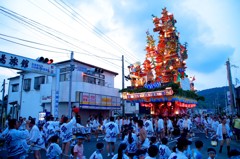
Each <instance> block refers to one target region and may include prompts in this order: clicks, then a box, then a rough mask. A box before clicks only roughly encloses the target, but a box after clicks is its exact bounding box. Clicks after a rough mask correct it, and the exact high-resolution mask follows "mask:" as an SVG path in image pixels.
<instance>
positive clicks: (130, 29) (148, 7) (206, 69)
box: [0, 0, 240, 90]
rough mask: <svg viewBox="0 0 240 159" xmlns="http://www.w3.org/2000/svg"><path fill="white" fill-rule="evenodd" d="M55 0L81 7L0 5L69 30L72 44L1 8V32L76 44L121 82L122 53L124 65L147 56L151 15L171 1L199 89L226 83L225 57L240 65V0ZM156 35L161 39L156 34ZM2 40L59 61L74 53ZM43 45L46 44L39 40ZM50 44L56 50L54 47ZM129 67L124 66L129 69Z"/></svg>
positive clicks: (35, 1)
mask: <svg viewBox="0 0 240 159" xmlns="http://www.w3.org/2000/svg"><path fill="white" fill-rule="evenodd" d="M57 2H59V3H60V2H65V3H66V4H67V5H68V6H71V8H72V9H74V10H76V11H77V12H74V11H72V10H70V12H71V13H70V12H67V13H69V15H67V14H66V13H64V12H62V11H61V10H59V8H57V7H56V6H58V7H59V5H58V3H56V1H54V0H49V1H47V0H19V1H16V0H8V1H1V2H0V6H1V7H4V8H7V9H9V10H11V11H14V12H16V13H18V14H21V15H24V16H25V17H27V18H30V19H32V20H34V21H37V22H38V23H41V24H44V25H46V26H48V27H50V28H54V29H55V30H57V31H59V32H61V33H64V34H65V35H68V37H67V36H64V35H63V34H59V33H58V34H56V35H57V36H59V37H60V38H62V39H64V40H66V41H68V42H70V43H71V44H69V43H65V42H63V41H61V40H55V39H53V38H50V36H49V35H46V34H43V33H39V32H38V31H35V30H32V29H31V28H27V27H26V26H24V25H23V24H22V23H18V22H16V21H14V20H12V19H10V18H9V17H7V16H5V15H3V14H2V13H3V12H0V13H1V14H0V19H1V21H0V33H1V34H5V35H9V36H14V37H18V38H23V39H26V40H31V41H34V42H38V43H43V44H48V45H51V46H54V47H61V48H64V49H68V50H73V51H75V52H76V53H75V55H74V57H75V58H76V59H78V60H81V61H84V62H88V63H94V64H95V65H97V66H100V67H103V68H106V69H109V70H112V71H115V72H118V73H119V76H118V77H116V80H115V82H116V83H115V87H117V88H121V61H120V58H121V55H122V54H125V57H126V63H125V66H127V65H129V63H135V62H136V61H140V62H141V63H142V62H143V60H144V58H145V51H144V47H145V45H146V31H147V30H149V32H150V33H152V34H154V33H153V32H152V29H153V23H152V16H151V15H152V14H153V15H155V16H158V17H160V16H161V11H162V9H163V8H164V7H167V10H168V11H169V12H171V13H173V14H174V17H175V19H176V20H177V23H176V27H177V30H178V32H180V41H181V43H184V42H187V43H188V54H189V58H188V60H187V67H188V68H187V71H186V72H187V74H188V75H189V76H195V77H196V81H195V86H196V88H197V89H198V90H203V89H207V88H212V87H221V86H225V85H227V76H226V66H225V63H226V61H227V59H228V58H229V59H230V62H231V64H234V65H236V66H240V63H239V62H240V56H239V55H240V31H239V28H240V18H239V15H240V1H238V0H221V1H219V0H201V1H200V0H151V1H142V0H118V1H115V0H81V1H77V0H71V1H66V0H65V1H63V0H62V1H57ZM61 4H63V3H61ZM65 12H66V11H65ZM89 23H91V24H89ZM96 28H97V30H96ZM99 31H100V32H99ZM96 32H97V33H96ZM54 34H55V33H54ZM106 36H107V37H109V38H110V41H111V42H109V38H106ZM0 37H3V36H0ZM154 37H155V38H156V39H157V35H156V34H154ZM76 39H77V40H76ZM11 40H14V39H11ZM14 41H16V40H14ZM113 41H114V42H113ZM18 42H21V41H18ZM21 43H24V42H21ZM116 43H117V44H116ZM0 44H1V49H0V50H1V51H6V52H9V53H13V54H17V55H21V56H26V57H29V58H33V59H36V58H37V57H39V56H45V57H50V58H53V59H54V60H55V62H58V61H62V60H67V59H69V58H70V53H69V52H66V51H65V52H64V51H59V50H58V51H59V52H61V53H52V52H47V51H41V50H35V49H31V48H28V47H23V46H20V45H16V44H14V43H10V42H7V41H4V40H1V39H0ZM24 44H26V43H24ZM29 45H33V44H29ZM34 46H36V45H34ZM119 46H121V47H119ZM38 47H40V46H38ZM41 48H45V47H43V46H41ZM45 49H46V48H45ZM47 49H50V50H52V48H47ZM86 54H93V55H92V56H89V55H86ZM94 55H97V56H102V57H106V58H113V59H118V60H109V59H106V58H105V60H100V59H99V58H97V57H95V56H94ZM125 68H126V67H125ZM127 73H128V72H127V69H126V71H125V74H127ZM0 74H1V78H0V82H1V81H2V80H3V79H6V78H9V77H12V76H15V75H16V71H15V70H10V69H6V68H0ZM232 75H233V79H235V78H240V71H239V68H234V67H232ZM233 83H235V80H233ZM127 84H128V83H126V85H127Z"/></svg>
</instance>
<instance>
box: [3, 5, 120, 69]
mask: <svg viewBox="0 0 240 159" xmlns="http://www.w3.org/2000/svg"><path fill="white" fill-rule="evenodd" d="M0 8H1V9H0V11H2V12H4V13H5V14H4V15H6V14H7V15H6V16H8V17H9V18H11V19H13V20H16V21H17V22H19V23H21V24H24V25H26V24H28V25H26V26H27V27H30V28H31V29H34V30H35V31H37V32H40V31H41V32H42V33H47V35H48V36H49V35H50V36H51V37H52V36H53V37H54V38H55V40H56V39H57V40H61V41H64V42H65V43H68V44H70V45H73V46H75V47H77V48H79V49H81V50H83V51H85V52H88V51H87V50H85V49H82V48H80V47H78V46H77V45H74V44H72V43H70V42H68V41H66V40H63V39H62V38H60V37H58V36H56V35H54V34H52V33H50V32H48V31H46V30H43V29H42V28H39V27H38V26H36V23H37V24H40V23H38V22H35V21H33V20H31V19H29V18H27V17H24V16H21V15H20V14H18V13H16V12H13V11H10V10H9V11H10V12H11V13H9V12H8V11H6V10H8V9H6V10H3V9H5V8H3V7H0ZM16 14H17V15H18V16H16ZM19 16H20V17H19ZM26 19H27V20H28V21H26ZM29 21H30V22H29ZM32 23H34V24H32ZM40 25H41V24H40ZM1 39H2V40H5V41H8V42H12V43H15V44H18V45H22V46H25V47H30V48H33V49H38V50H43V51H49V52H55V53H56V52H57V51H52V50H47V49H42V48H39V47H33V46H30V45H26V44H22V43H19V42H15V41H12V40H8V39H5V38H1ZM88 53H89V54H91V55H92V56H95V57H98V58H99V59H100V60H103V61H106V62H108V63H111V64H112V65H115V66H117V67H119V68H121V66H118V65H116V64H114V63H112V62H110V61H108V60H106V59H103V58H102V57H99V56H96V55H94V54H92V53H90V52H88ZM89 54H88V55H89Z"/></svg>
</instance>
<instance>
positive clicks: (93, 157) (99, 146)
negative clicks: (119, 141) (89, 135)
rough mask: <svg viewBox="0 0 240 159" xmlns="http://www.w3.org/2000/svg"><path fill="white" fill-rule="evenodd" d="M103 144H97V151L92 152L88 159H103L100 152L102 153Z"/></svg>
mask: <svg viewBox="0 0 240 159" xmlns="http://www.w3.org/2000/svg"><path fill="white" fill-rule="evenodd" d="M103 147H104V144H103V143H101V142H100V143H97V144H96V148H97V150H96V151H94V152H93V154H92V155H91V156H90V158H89V159H103V157H102V151H103Z"/></svg>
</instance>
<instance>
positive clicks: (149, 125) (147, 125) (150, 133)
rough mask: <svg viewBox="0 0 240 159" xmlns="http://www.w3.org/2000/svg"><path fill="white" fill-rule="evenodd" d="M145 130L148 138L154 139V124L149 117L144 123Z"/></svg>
mask: <svg viewBox="0 0 240 159" xmlns="http://www.w3.org/2000/svg"><path fill="white" fill-rule="evenodd" d="M144 128H145V129H146V131H147V137H152V136H153V134H154V130H153V124H152V121H150V118H149V117H148V118H147V120H146V121H145V122H144Z"/></svg>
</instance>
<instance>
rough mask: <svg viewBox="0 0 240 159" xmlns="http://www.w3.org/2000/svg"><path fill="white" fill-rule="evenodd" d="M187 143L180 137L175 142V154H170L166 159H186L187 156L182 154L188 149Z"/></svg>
mask: <svg viewBox="0 0 240 159" xmlns="http://www.w3.org/2000/svg"><path fill="white" fill-rule="evenodd" d="M188 144H189V141H188V140H187V139H186V138H184V137H180V138H179V139H178V141H177V149H176V152H173V153H171V155H170V156H169V157H168V159H188V158H187V156H186V155H185V154H184V153H183V152H184V151H185V150H186V149H187V147H188Z"/></svg>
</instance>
